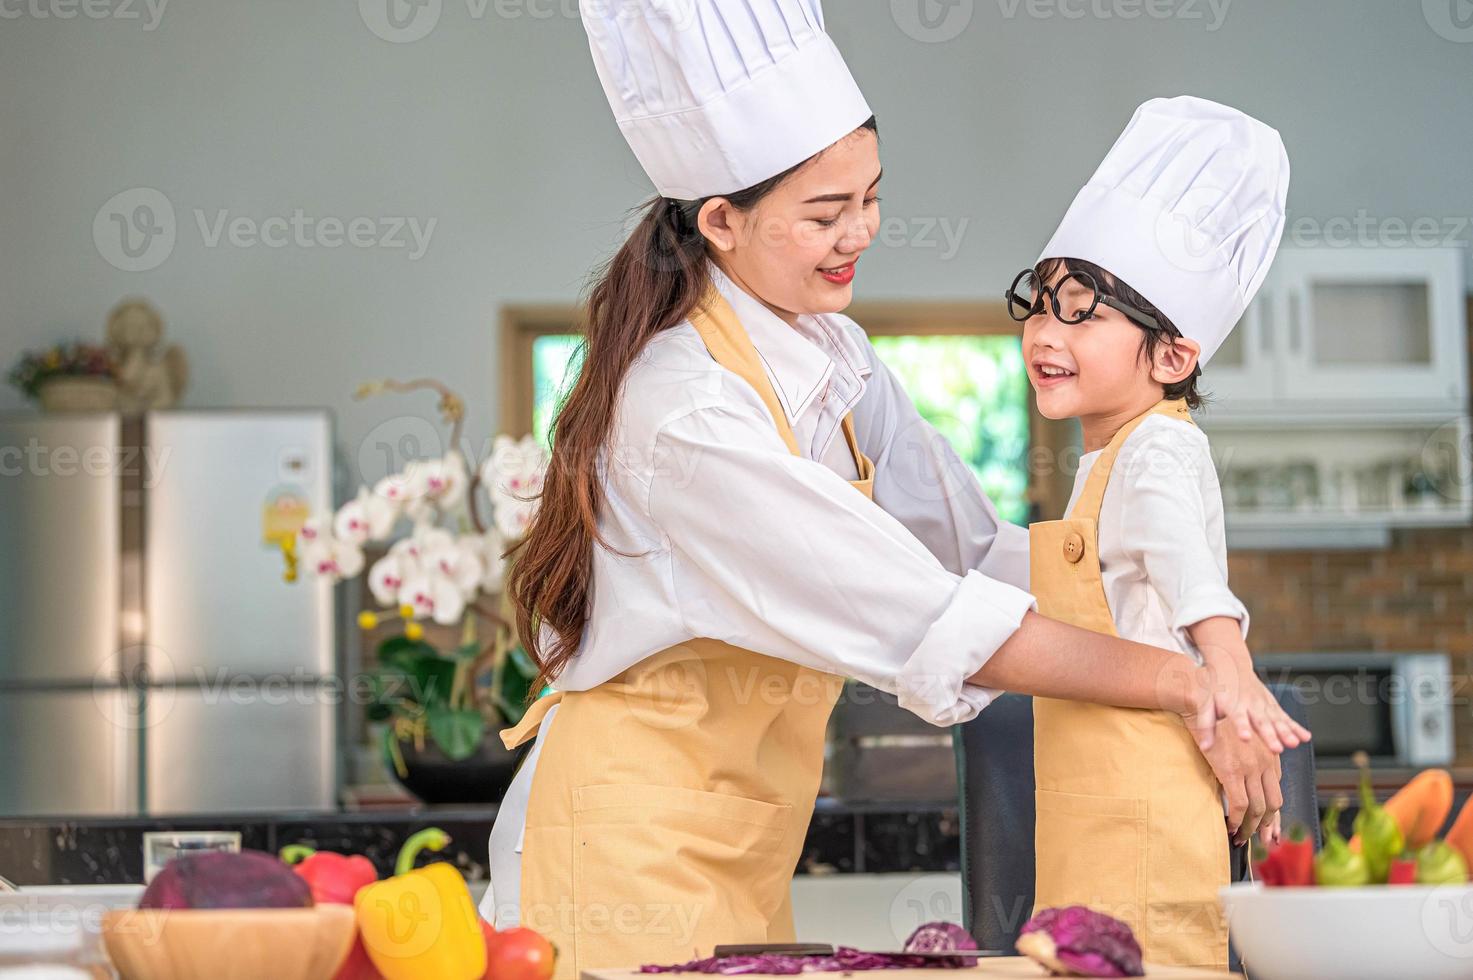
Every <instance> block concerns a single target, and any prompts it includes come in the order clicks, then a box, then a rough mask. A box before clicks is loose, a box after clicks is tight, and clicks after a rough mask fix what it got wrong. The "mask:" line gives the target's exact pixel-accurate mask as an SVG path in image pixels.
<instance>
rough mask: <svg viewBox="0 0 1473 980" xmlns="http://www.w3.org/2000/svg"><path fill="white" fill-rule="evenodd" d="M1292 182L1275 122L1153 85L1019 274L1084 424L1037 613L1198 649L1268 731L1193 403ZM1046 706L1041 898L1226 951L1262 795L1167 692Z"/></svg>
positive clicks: (1038, 372) (1040, 777) (1274, 730)
mask: <svg viewBox="0 0 1473 980" xmlns="http://www.w3.org/2000/svg"><path fill="white" fill-rule="evenodd" d="M1288 182H1289V162H1288V159H1287V157H1286V155H1285V153H1284V148H1283V144H1282V143H1281V142H1280V140H1279V136H1278V134H1277V133H1276V132H1274V131H1273V130H1272V129H1270V128H1269V127H1267V126H1265V125H1263V124H1262V123H1260V122H1258V121H1256V120H1254V119H1251V118H1249V117H1248V116H1245V115H1243V114H1242V113H1240V112H1237V111H1236V110H1234V109H1230V108H1228V107H1226V106H1221V105H1217V104H1215V103H1212V102H1207V101H1205V100H1202V99H1194V98H1176V99H1155V100H1152V101H1150V102H1147V103H1146V104H1145V105H1143V106H1141V107H1140V108H1139V109H1138V110H1136V113H1135V116H1134V117H1133V118H1132V119H1131V121H1130V125H1129V126H1128V127H1126V130H1125V132H1124V133H1123V134H1122V135H1121V136H1120V138H1119V140H1117V141H1116V143H1115V145H1114V147H1112V148H1111V150H1110V152H1109V154H1108V156H1107V157H1106V159H1105V161H1104V163H1102V164H1101V165H1100V167H1099V170H1098V171H1097V172H1096V173H1095V175H1094V177H1093V178H1091V180H1090V182H1089V183H1088V185H1086V186H1085V188H1084V189H1083V190H1082V191H1081V192H1080V193H1079V196H1078V197H1077V198H1076V199H1075V201H1074V203H1073V205H1072V206H1071V207H1070V209H1069V212H1068V213H1067V215H1066V216H1065V218H1064V221H1063V223H1062V225H1061V226H1060V227H1059V229H1058V231H1057V232H1056V233H1055V234H1054V237H1053V240H1052V241H1050V243H1049V245H1048V246H1047V248H1045V249H1044V252H1043V255H1042V257H1041V258H1040V259H1039V261H1038V263H1037V265H1036V266H1035V267H1034V268H1033V269H1030V270H1027V271H1025V272H1023V273H1021V274H1020V275H1019V276H1018V278H1017V280H1016V281H1015V282H1014V284H1013V286H1012V288H1011V289H1010V290H1009V291H1008V304H1009V308H1010V310H1011V312H1012V314H1013V317H1014V319H1017V320H1021V321H1023V322H1024V323H1025V326H1024V330H1023V356H1024V359H1025V361H1026V363H1027V364H1028V365H1029V378H1030V380H1031V381H1032V383H1033V388H1034V391H1035V394H1036V396H1037V402H1038V409H1039V411H1040V412H1041V413H1043V414H1044V415H1045V416H1047V417H1048V418H1052V419H1061V418H1078V419H1079V420H1080V423H1081V426H1082V428H1083V435H1084V449H1085V455H1084V457H1083V458H1082V459H1081V461H1080V471H1079V474H1078V477H1077V479H1076V481H1075V486H1074V494H1073V498H1072V499H1071V501H1070V504H1069V510H1068V517H1067V518H1066V519H1065V520H1062V521H1054V522H1050V523H1046V524H1036V525H1034V526H1033V527H1032V528H1030V546H1031V561H1032V571H1031V575H1032V591H1033V593H1034V595H1035V596H1036V598H1037V599H1038V603H1039V610H1040V612H1043V613H1045V614H1046V615H1049V616H1051V617H1053V618H1056V619H1063V620H1066V621H1069V622H1072V623H1074V624H1076V625H1080V626H1084V627H1087V628H1090V629H1095V630H1099V631H1101V632H1109V633H1116V634H1118V635H1120V636H1124V637H1126V638H1128V639H1131V640H1137V641H1140V642H1144V643H1150V644H1153V645H1156V646H1161V647H1165V648H1167V649H1176V650H1179V651H1181V652H1182V653H1183V654H1184V655H1186V656H1189V657H1192V658H1193V659H1195V660H1197V661H1198V662H1200V663H1204V664H1205V665H1206V666H1208V667H1209V668H1211V669H1213V670H1214V672H1215V673H1216V674H1217V675H1218V676H1219V677H1220V678H1222V679H1223V682H1224V684H1223V690H1224V694H1223V695H1222V696H1221V698H1220V700H1221V702H1222V703H1220V704H1219V711H1220V713H1222V714H1225V715H1227V716H1228V717H1229V718H1230V719H1232V721H1233V723H1235V725H1236V728H1237V730H1238V734H1239V735H1240V736H1241V737H1242V738H1244V739H1248V738H1252V737H1255V735H1256V736H1258V737H1262V738H1263V740H1264V741H1265V742H1266V743H1267V744H1268V746H1269V747H1270V748H1272V749H1274V750H1275V751H1282V750H1283V748H1284V747H1285V746H1293V745H1298V744H1299V743H1300V741H1301V740H1303V739H1307V738H1308V737H1309V733H1308V732H1307V731H1305V730H1304V729H1302V728H1301V727H1299V726H1298V725H1296V724H1295V723H1294V722H1293V721H1292V720H1290V719H1289V718H1288V716H1287V715H1285V714H1284V712H1283V711H1282V709H1280V708H1279V706H1278V704H1277V702H1276V701H1275V700H1274V699H1273V697H1272V696H1271V695H1270V694H1269V693H1268V692H1267V691H1266V690H1265V689H1264V688H1263V685H1262V684H1261V683H1260V682H1259V681H1258V680H1257V678H1256V677H1254V675H1253V672H1252V659H1251V655H1250V653H1249V651H1248V647H1247V645H1246V642H1245V638H1246V636H1247V631H1248V613H1247V610H1246V609H1245V608H1244V607H1243V604H1242V603H1241V602H1239V601H1238V599H1237V598H1236V597H1235V596H1234V595H1233V593H1232V592H1231V591H1230V590H1229V589H1228V584H1227V556H1226V545H1225V543H1224V536H1223V512H1222V498H1221V492H1220V490H1219V487H1218V483H1217V475H1216V472H1215V471H1214V468H1213V464H1212V460H1211V457H1210V455H1209V452H1208V445H1207V439H1206V437H1205V436H1204V435H1203V434H1202V433H1201V431H1200V430H1198V429H1197V428H1196V426H1195V425H1194V424H1193V422H1192V417H1191V412H1190V409H1193V408H1197V407H1198V406H1199V405H1200V404H1201V396H1200V394H1199V393H1198V390H1197V383H1198V378H1199V377H1200V376H1201V365H1203V364H1205V363H1206V362H1207V361H1208V359H1209V358H1211V356H1212V355H1213V353H1214V352H1216V350H1217V348H1218V347H1219V346H1220V345H1221V343H1222V341H1223V339H1224V338H1225V337H1226V336H1227V334H1228V332H1229V331H1230V330H1232V328H1233V326H1234V324H1236V323H1237V321H1238V319H1239V317H1241V316H1242V313H1243V311H1244V309H1245V308H1246V307H1247V305H1248V303H1249V302H1250V301H1251V300H1252V298H1253V295H1254V293H1255V292H1256V291H1257V290H1258V287H1259V285H1260V284H1261V283H1262V281H1263V278H1264V276H1265V275H1266V274H1267V272H1268V269H1269V265H1270V264H1271V263H1272V261H1273V257H1274V254H1275V252H1276V251H1277V249H1278V244H1279V238H1280V235H1281V233H1282V231H1283V225H1284V202H1285V196H1286V193H1287V190H1288ZM1034 718H1035V760H1034V762H1035V773H1036V782H1037V811H1038V820H1037V825H1036V830H1035V838H1036V847H1037V885H1036V890H1035V904H1034V907H1035V909H1042V908H1047V907H1053V906H1063V905H1074V904H1081V905H1088V906H1091V907H1093V908H1096V909H1098V910H1100V911H1103V912H1107V913H1109V914H1111V915H1114V916H1116V917H1118V918H1121V919H1124V920H1125V921H1126V922H1128V923H1129V924H1130V926H1131V927H1132V929H1134V931H1135V933H1136V936H1137V938H1138V939H1139V940H1140V942H1141V946H1142V948H1143V950H1144V951H1145V955H1146V959H1147V960H1148V961H1152V962H1155V963H1161V964H1173V965H1185V966H1204V967H1215V968H1217V969H1225V968H1226V964H1227V930H1226V924H1225V923H1224V921H1223V919H1222V916H1221V914H1220V912H1219V907H1218V902H1217V890H1218V888H1219V887H1220V886H1222V885H1225V884H1227V883H1228V867H1229V841H1228V834H1227V833H1226V831H1225V830H1224V821H1223V799H1224V794H1225V795H1226V796H1228V797H1232V798H1235V800H1241V799H1243V798H1244V796H1245V794H1248V795H1254V794H1251V792H1250V789H1249V788H1247V787H1245V786H1226V787H1222V786H1219V784H1218V782H1217V780H1216V778H1215V777H1214V775H1213V772H1212V769H1211V768H1210V767H1209V765H1208V763H1207V761H1206V760H1205V759H1204V758H1203V756H1202V754H1201V752H1200V751H1199V750H1198V748H1197V745H1196V743H1195V742H1194V741H1193V739H1192V738H1191V736H1190V734H1189V733H1188V732H1187V730H1186V728H1185V727H1184V726H1183V725H1182V724H1181V722H1180V720H1179V719H1176V718H1173V717H1171V716H1169V715H1167V714H1164V713H1162V712H1152V711H1139V710H1132V709H1122V708H1111V707H1104V706H1100V705H1091V704H1082V703H1072V702H1063V701H1052V700H1047V699H1035V702H1034ZM1255 788H1256V787H1255ZM1256 795H1259V796H1260V797H1261V796H1262V793H1261V792H1260V793H1258V794H1256ZM1273 832H1274V833H1276V832H1277V831H1276V829H1274V831H1273ZM1240 836H1242V835H1241V833H1240ZM1240 842H1241V841H1240Z"/></svg>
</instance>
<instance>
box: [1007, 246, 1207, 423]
mask: <svg viewBox="0 0 1473 980" xmlns="http://www.w3.org/2000/svg"><path fill="white" fill-rule="evenodd" d="M1068 272H1069V270H1068V268H1067V267H1066V266H1065V265H1064V263H1062V262H1060V263H1057V268H1056V269H1055V270H1054V271H1053V274H1052V275H1051V276H1050V278H1049V280H1048V282H1047V283H1046V285H1047V286H1048V287H1049V288H1050V289H1055V288H1058V287H1059V285H1060V283H1061V282H1063V280H1064V279H1065V277H1066V276H1068ZM1058 299H1059V311H1060V313H1062V314H1063V316H1064V317H1065V318H1068V319H1074V318H1076V317H1078V316H1081V315H1083V313H1084V311H1085V310H1088V309H1089V305H1090V301H1091V299H1092V293H1091V290H1090V289H1089V288H1088V287H1087V286H1085V285H1084V284H1083V283H1081V282H1079V280H1078V279H1069V281H1068V282H1063V285H1062V288H1059V291H1058ZM1144 341H1145V335H1144V333H1143V331H1142V328H1141V327H1140V326H1138V325H1137V324H1136V323H1135V322H1134V321H1132V320H1131V319H1130V318H1129V317H1127V316H1126V315H1125V314H1124V313H1122V312H1120V311H1119V310H1116V309H1114V308H1113V307H1110V306H1107V305H1105V304H1104V303H1099V304H1098V305H1096V306H1095V309H1094V313H1093V315H1092V316H1090V317H1089V319H1086V320H1084V321H1083V322H1082V323H1072V324H1071V323H1064V322H1062V321H1061V320H1060V319H1059V318H1058V317H1056V316H1055V315H1054V311H1053V307H1052V305H1051V304H1050V303H1048V302H1047V301H1045V302H1044V304H1043V311H1042V312H1041V313H1039V314H1037V315H1035V316H1032V317H1030V318H1029V319H1028V320H1027V322H1026V323H1024V325H1023V357H1024V359H1025V361H1026V363H1027V364H1028V380H1029V381H1030V382H1031V383H1032V385H1033V391H1034V394H1035V395H1036V397H1037V402H1038V410H1039V412H1040V413H1041V414H1042V415H1044V417H1046V418H1050V419H1066V418H1078V419H1080V420H1081V421H1082V422H1083V423H1084V425H1085V430H1086V432H1085V435H1086V443H1090V442H1095V441H1097V440H1096V439H1091V438H1090V435H1091V432H1090V429H1091V428H1092V425H1091V423H1092V422H1096V421H1103V422H1105V424H1106V426H1107V427H1108V426H1110V425H1113V427H1114V429H1118V428H1119V427H1120V425H1123V424H1124V423H1125V422H1128V421H1130V420H1131V419H1133V418H1135V417H1136V416H1137V415H1139V414H1141V413H1142V412H1144V411H1146V410H1147V409H1149V408H1150V407H1151V406H1153V405H1155V404H1156V403H1157V402H1159V401H1160V400H1161V398H1162V389H1163V386H1164V385H1167V384H1174V383H1176V382H1178V381H1181V380H1182V379H1183V378H1186V377H1189V376H1190V375H1191V374H1192V371H1193V370H1194V369H1195V368H1196V364H1197V349H1196V345H1195V344H1193V343H1192V342H1191V341H1189V340H1185V339H1182V338H1180V337H1178V338H1176V340H1175V343H1173V344H1166V343H1162V344H1159V345H1157V347H1156V351H1155V356H1154V357H1150V358H1148V357H1147V356H1146V354H1145V349H1144ZM1111 434H1113V433H1111ZM1105 441H1108V437H1107V438H1106V440H1105Z"/></svg>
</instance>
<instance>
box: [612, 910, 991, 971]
mask: <svg viewBox="0 0 1473 980" xmlns="http://www.w3.org/2000/svg"><path fill="white" fill-rule="evenodd" d="M976 948H977V941H976V940H975V939H973V938H972V937H971V935H970V934H969V933H968V932H967V931H966V930H965V929H963V928H962V927H961V926H956V925H952V924H950V923H948V922H928V923H926V924H925V925H923V926H921V927H920V928H919V929H917V930H916V931H915V932H913V933H911V937H910V938H909V939H907V940H906V941H905V953H865V952H861V951H860V950H857V949H854V948H853V947H850V946H840V947H838V948H837V949H835V950H834V955H832V956H786V955H781V954H776V953H769V954H765V955H759V956H727V957H723V958H721V959H717V958H716V957H714V956H709V957H707V958H705V959H701V960H691V961H690V962H689V963H679V964H676V965H674V966H656V965H654V964H650V965H646V966H642V967H640V968H639V972H640V973H715V974H720V975H722V976H728V977H731V976H739V975H742V974H747V973H754V974H767V975H778V976H782V975H788V974H794V973H854V972H858V971H861V970H907V969H910V970H918V969H943V970H945V969H956V968H957V967H964V966H971V965H972V964H973V963H974V962H975V960H974V959H973V958H971V957H960V956H958V957H956V958H951V957H935V956H907V955H906V953H920V952H941V953H944V952H951V951H952V950H959V949H976Z"/></svg>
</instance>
